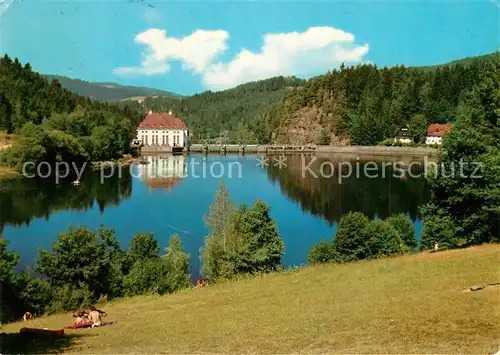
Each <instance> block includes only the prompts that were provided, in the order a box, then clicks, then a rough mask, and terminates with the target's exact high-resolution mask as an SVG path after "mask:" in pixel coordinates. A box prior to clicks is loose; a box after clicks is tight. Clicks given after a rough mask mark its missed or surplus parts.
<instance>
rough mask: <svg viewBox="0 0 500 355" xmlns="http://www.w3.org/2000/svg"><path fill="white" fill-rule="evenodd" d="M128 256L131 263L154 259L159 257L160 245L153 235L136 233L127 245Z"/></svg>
mask: <svg viewBox="0 0 500 355" xmlns="http://www.w3.org/2000/svg"><path fill="white" fill-rule="evenodd" d="M129 255H130V257H131V259H132V262H136V261H137V260H144V259H156V258H158V257H159V255H160V243H158V240H156V239H155V237H154V234H153V233H149V234H144V233H137V234H136V235H134V237H133V238H132V240H131V241H130V243H129Z"/></svg>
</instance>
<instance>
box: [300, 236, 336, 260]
mask: <svg viewBox="0 0 500 355" xmlns="http://www.w3.org/2000/svg"><path fill="white" fill-rule="evenodd" d="M307 261H308V263H309V264H322V263H330V262H336V261H337V254H336V252H335V248H334V247H333V244H332V243H331V242H330V243H329V242H324V241H323V242H319V243H317V244H315V245H313V246H312V248H311V250H309V254H308V256H307Z"/></svg>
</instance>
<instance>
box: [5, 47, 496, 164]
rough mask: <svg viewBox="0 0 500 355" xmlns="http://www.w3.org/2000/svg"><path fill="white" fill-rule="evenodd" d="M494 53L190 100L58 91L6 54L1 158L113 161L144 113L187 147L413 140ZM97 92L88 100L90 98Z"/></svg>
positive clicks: (444, 114)
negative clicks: (166, 121)
mask: <svg viewBox="0 0 500 355" xmlns="http://www.w3.org/2000/svg"><path fill="white" fill-rule="evenodd" d="M498 61H499V56H498V54H492V55H489V56H483V57H479V58H476V59H467V60H466V61H463V62H460V61H459V62H456V63H454V64H450V65H443V66H437V67H434V68H429V67H425V68H407V67H404V66H395V67H392V68H387V67H384V68H378V67H377V66H375V65H367V64H366V65H358V66H356V67H346V66H344V65H342V66H341V67H340V68H339V69H336V70H333V71H330V72H328V73H327V74H325V75H320V76H317V77H314V78H311V79H309V80H304V79H298V78H295V77H274V78H270V79H266V80H261V81H257V82H250V83H247V84H244V85H240V86H238V87H236V88H233V89H229V90H225V91H220V92H211V91H207V92H204V93H201V94H196V95H193V96H190V97H174V96H156V97H154V96H151V97H147V98H146V99H145V100H144V101H143V102H141V103H139V102H137V101H132V100H126V101H119V102H113V103H111V102H106V101H98V100H93V99H90V98H89V97H84V96H81V95H78V94H76V93H73V92H71V91H69V90H67V89H64V88H63V86H62V85H61V83H60V82H59V80H58V79H57V78H53V79H52V80H51V81H50V82H49V80H48V79H47V77H46V76H43V75H40V74H38V73H36V72H33V71H32V69H31V66H30V64H29V63H26V64H24V65H22V64H21V63H20V62H19V61H18V60H17V59H14V60H12V59H11V58H9V57H8V56H7V55H5V56H4V57H3V58H1V59H0V66H1V68H2V72H3V75H2V78H1V79H0V110H1V112H0V131H6V132H7V133H18V134H19V135H20V139H19V144H16V145H15V146H14V147H13V148H12V149H10V150H9V151H8V152H5V153H3V156H1V157H0V159H1V162H3V163H4V164H7V165H10V166H11V167H14V168H17V169H19V168H20V167H21V166H22V163H23V162H26V161H33V162H35V163H36V162H39V161H61V160H66V161H69V160H71V161H75V162H84V161H98V160H108V159H116V158H119V157H120V156H122V155H123V154H125V153H128V151H129V149H130V142H131V140H132V139H133V138H134V136H135V127H136V126H137V125H138V124H139V122H140V121H141V120H142V119H143V117H144V115H145V113H146V112H147V111H148V110H149V109H152V110H153V111H155V112H158V111H168V110H172V111H173V112H174V114H176V115H177V116H179V117H181V118H182V119H183V120H184V121H185V122H186V124H187V126H188V128H189V131H190V142H192V143H196V142H206V141H207V140H210V141H211V142H213V141H214V138H219V140H218V141H222V142H225V143H243V144H245V143H246V144H250V143H253V144H255V143H259V144H268V143H293V144H332V145H346V144H351V145H375V144H379V143H381V142H383V141H384V140H386V139H388V138H392V137H394V135H395V134H396V132H397V131H398V130H399V128H401V127H402V126H403V125H405V124H408V125H409V126H410V131H411V133H412V136H413V138H414V141H415V143H416V144H418V143H422V140H423V139H424V137H425V135H424V132H425V129H426V127H427V125H428V124H429V123H454V122H455V118H456V113H457V107H458V105H459V103H460V102H461V101H462V100H463V97H464V93H466V92H469V91H470V90H471V88H473V87H474V86H475V85H477V83H478V80H479V78H480V75H481V73H482V72H483V71H484V67H485V65H486V64H487V63H490V62H498ZM94 96H95V95H94Z"/></svg>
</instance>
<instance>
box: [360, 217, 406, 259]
mask: <svg viewBox="0 0 500 355" xmlns="http://www.w3.org/2000/svg"><path fill="white" fill-rule="evenodd" d="M363 234H364V235H365V236H366V237H367V238H368V239H367V241H366V252H365V256H366V258H369V259H375V258H380V257H385V256H392V255H398V254H403V253H404V252H406V251H408V250H409V249H408V247H407V246H406V245H405V244H404V243H403V241H402V239H401V237H400V234H399V233H398V231H397V230H396V229H395V228H394V226H393V225H392V224H390V223H388V222H386V221H384V220H381V219H377V220H375V221H371V222H370V223H369V224H368V225H367V226H366V228H365V231H363Z"/></svg>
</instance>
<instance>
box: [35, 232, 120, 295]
mask: <svg viewBox="0 0 500 355" xmlns="http://www.w3.org/2000/svg"><path fill="white" fill-rule="evenodd" d="M121 260H122V253H121V250H120V249H119V246H118V241H117V239H116V236H115V232H114V230H112V229H99V230H98V232H97V233H96V232H91V231H88V230H87V229H86V228H85V227H81V228H70V229H69V230H68V231H67V232H64V233H61V234H59V236H58V237H57V240H56V242H55V243H54V245H53V246H52V252H49V251H46V250H41V251H40V253H39V259H38V261H37V262H36V264H35V270H36V271H37V272H38V273H40V274H41V275H42V276H44V277H46V278H47V279H48V280H49V281H50V283H51V285H52V286H54V287H58V288H59V287H63V286H68V285H69V286H70V287H74V285H81V287H80V288H82V289H83V288H84V289H86V290H92V291H91V292H92V294H93V298H94V299H98V298H99V297H100V296H101V295H106V294H107V295H108V296H112V297H113V296H120V294H121V281H122V277H123V275H122V273H121ZM63 291H64V288H63ZM63 291H60V290H59V291H58V292H63ZM64 292H66V291H64ZM64 292H63V293H64ZM61 297H62V296H61ZM65 297H66V296H65Z"/></svg>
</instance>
